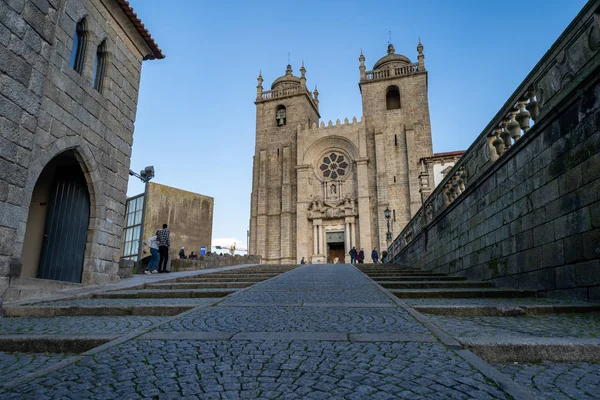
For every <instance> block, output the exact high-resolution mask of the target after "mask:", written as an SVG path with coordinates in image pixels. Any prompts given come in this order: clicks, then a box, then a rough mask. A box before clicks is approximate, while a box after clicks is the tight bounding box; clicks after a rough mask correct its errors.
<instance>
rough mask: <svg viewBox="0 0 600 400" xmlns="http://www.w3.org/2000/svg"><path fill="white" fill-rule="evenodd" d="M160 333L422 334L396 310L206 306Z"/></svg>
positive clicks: (178, 320) (422, 330) (162, 328)
mask: <svg viewBox="0 0 600 400" xmlns="http://www.w3.org/2000/svg"><path fill="white" fill-rule="evenodd" d="M159 330H161V331H164V332H182V331H200V332H214V331H217V332H347V333H397V332H410V333H419V334H425V333H429V331H428V330H427V329H426V328H425V327H424V326H423V325H421V324H420V323H418V322H417V321H416V320H415V319H414V318H413V317H412V316H410V315H409V314H408V313H407V312H406V311H404V310H402V309H398V308H341V307H323V308H321V307H310V308H307V307H277V308H268V307H245V308H240V307H237V308H236V307H210V308H207V309H201V310H198V311H195V312H193V313H190V314H188V315H186V316H185V317H183V318H179V319H176V320H173V321H171V322H170V323H168V324H164V325H162V326H161V327H160V328H159Z"/></svg>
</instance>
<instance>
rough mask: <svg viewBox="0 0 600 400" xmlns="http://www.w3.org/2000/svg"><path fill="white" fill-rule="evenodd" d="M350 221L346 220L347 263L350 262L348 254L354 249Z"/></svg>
mask: <svg viewBox="0 0 600 400" xmlns="http://www.w3.org/2000/svg"><path fill="white" fill-rule="evenodd" d="M350 225H351V224H350V221H348V220H347V219H346V224H345V229H344V254H345V255H344V259H345V260H346V263H349V262H350V254H348V252H349V251H350V249H352V245H351V240H350V236H351V235H352V228H351V227H350Z"/></svg>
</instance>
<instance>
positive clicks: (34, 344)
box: [0, 334, 119, 354]
mask: <svg viewBox="0 0 600 400" xmlns="http://www.w3.org/2000/svg"><path fill="white" fill-rule="evenodd" d="M118 337H119V335H111V334H92V335H2V336H0V351H4V352H20V353H63V354H77V353H83V352H86V351H88V350H91V349H93V348H94V347H98V346H100V345H103V344H104V343H107V342H110V341H111V340H114V339H116V338H118Z"/></svg>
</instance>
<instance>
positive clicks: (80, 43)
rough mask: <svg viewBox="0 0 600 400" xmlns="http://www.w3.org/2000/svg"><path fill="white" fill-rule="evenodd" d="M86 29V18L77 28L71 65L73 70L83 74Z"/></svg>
mask: <svg viewBox="0 0 600 400" xmlns="http://www.w3.org/2000/svg"><path fill="white" fill-rule="evenodd" d="M85 31H86V29H85V18H84V19H82V20H81V21H79V22H78V23H77V26H75V35H74V36H73V48H72V49H71V59H70V60H69V64H70V65H71V68H73V69H74V70H75V71H77V72H78V73H80V74H81V72H82V71H83V62H84V60H85V49H86V46H87V34H86V32H85Z"/></svg>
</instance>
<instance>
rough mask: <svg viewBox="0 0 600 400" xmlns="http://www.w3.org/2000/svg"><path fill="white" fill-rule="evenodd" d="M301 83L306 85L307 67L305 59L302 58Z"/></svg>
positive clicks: (303, 85)
mask: <svg viewBox="0 0 600 400" xmlns="http://www.w3.org/2000/svg"><path fill="white" fill-rule="evenodd" d="M300 84H301V85H302V87H304V88H305V87H306V68H304V60H302V66H301V67H300Z"/></svg>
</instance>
